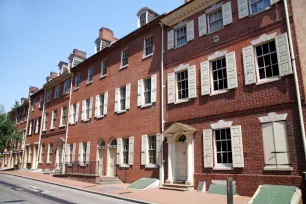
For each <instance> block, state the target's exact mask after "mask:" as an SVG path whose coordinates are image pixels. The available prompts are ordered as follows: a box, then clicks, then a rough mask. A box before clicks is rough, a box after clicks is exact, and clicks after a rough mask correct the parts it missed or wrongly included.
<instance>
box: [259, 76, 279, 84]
mask: <svg viewBox="0 0 306 204" xmlns="http://www.w3.org/2000/svg"><path fill="white" fill-rule="evenodd" d="M280 79H281V77H280V76H277V77H272V78H267V79H261V80H259V81H258V82H257V83H256V85H261V84H266V83H270V82H274V81H278V80H280Z"/></svg>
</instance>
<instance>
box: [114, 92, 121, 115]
mask: <svg viewBox="0 0 306 204" xmlns="http://www.w3.org/2000/svg"><path fill="white" fill-rule="evenodd" d="M119 91H120V88H116V89H115V112H116V113H117V112H118V111H119Z"/></svg>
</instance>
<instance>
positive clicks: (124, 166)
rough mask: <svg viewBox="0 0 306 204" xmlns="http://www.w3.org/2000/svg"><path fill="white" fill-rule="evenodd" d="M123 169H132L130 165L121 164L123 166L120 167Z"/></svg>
mask: <svg viewBox="0 0 306 204" xmlns="http://www.w3.org/2000/svg"><path fill="white" fill-rule="evenodd" d="M119 166H120V167H121V168H130V165H128V164H121V165H119Z"/></svg>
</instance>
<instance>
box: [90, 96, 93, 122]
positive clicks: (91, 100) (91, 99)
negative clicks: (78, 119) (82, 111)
mask: <svg viewBox="0 0 306 204" xmlns="http://www.w3.org/2000/svg"><path fill="white" fill-rule="evenodd" d="M92 103H93V97H91V98H90V105H89V119H90V118H91V117H92Z"/></svg>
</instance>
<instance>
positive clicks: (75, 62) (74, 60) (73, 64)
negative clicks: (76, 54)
mask: <svg viewBox="0 0 306 204" xmlns="http://www.w3.org/2000/svg"><path fill="white" fill-rule="evenodd" d="M81 62H82V61H81V60H78V59H75V58H73V62H72V67H75V66H77V65H78V64H80V63H81Z"/></svg>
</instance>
